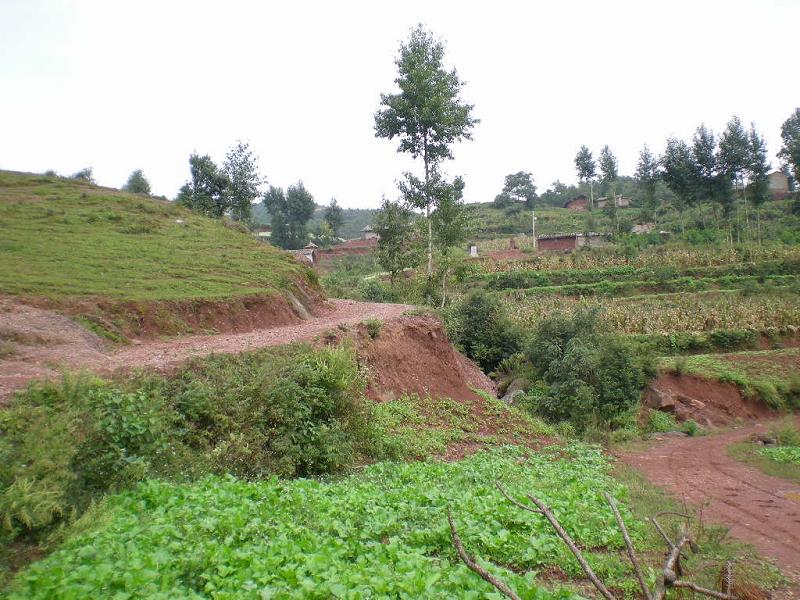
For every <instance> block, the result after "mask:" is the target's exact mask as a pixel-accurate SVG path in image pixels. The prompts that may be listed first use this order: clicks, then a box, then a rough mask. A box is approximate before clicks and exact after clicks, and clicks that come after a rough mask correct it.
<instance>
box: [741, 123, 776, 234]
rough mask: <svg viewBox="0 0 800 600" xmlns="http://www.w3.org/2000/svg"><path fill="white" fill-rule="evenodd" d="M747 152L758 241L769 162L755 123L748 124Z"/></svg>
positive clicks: (750, 198) (750, 195) (767, 189)
mask: <svg viewBox="0 0 800 600" xmlns="http://www.w3.org/2000/svg"><path fill="white" fill-rule="evenodd" d="M747 149H748V152H747V166H746V172H747V178H748V179H749V180H750V184H749V185H748V192H749V194H748V195H749V200H750V202H752V203H753V206H755V208H756V223H757V229H758V241H759V242H761V205H762V204H764V202H766V201H767V200H769V178H768V177H767V175H768V173H769V168H770V164H769V162H768V161H767V143H766V141H765V140H764V138H763V137H761V136H760V135H759V134H758V132H757V131H756V126H755V123H753V124H751V125H750V134H749V136H748V147H747Z"/></svg>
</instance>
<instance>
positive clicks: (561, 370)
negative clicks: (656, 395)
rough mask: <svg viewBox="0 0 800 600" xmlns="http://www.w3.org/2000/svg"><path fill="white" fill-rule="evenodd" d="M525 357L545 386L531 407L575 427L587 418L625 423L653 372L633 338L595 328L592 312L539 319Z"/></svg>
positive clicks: (583, 426)
mask: <svg viewBox="0 0 800 600" xmlns="http://www.w3.org/2000/svg"><path fill="white" fill-rule="evenodd" d="M526 356H527V358H528V360H529V361H530V363H531V364H532V365H534V366H535V367H536V370H537V372H538V376H539V377H540V379H541V380H542V381H543V382H544V383H545V384H546V385H547V388H546V391H543V393H542V392H540V393H539V395H538V397H537V398H536V402H535V410H536V412H538V413H539V414H540V415H542V416H544V417H546V418H547V419H549V420H551V421H554V422H560V421H571V422H572V423H573V424H574V425H575V426H576V428H577V429H578V430H579V431H583V430H585V429H586V428H587V427H588V426H589V425H590V423H594V424H595V425H601V424H604V425H605V426H611V427H612V428H613V427H615V426H616V427H620V426H624V425H625V424H626V422H627V421H628V420H629V417H630V411H631V409H632V408H633V407H634V406H635V405H636V403H637V402H638V400H639V397H640V395H641V392H642V389H643V388H644V385H645V383H646V381H647V378H648V377H650V376H652V375H653V374H654V372H655V369H654V364H653V362H652V358H651V357H650V356H648V355H647V354H643V353H642V352H641V351H640V350H639V349H638V348H637V347H635V346H634V345H633V344H632V343H630V342H628V341H626V340H624V339H621V338H618V337H613V336H609V335H605V334H602V333H600V331H599V326H598V321H597V315H596V311H581V312H578V313H576V314H575V315H574V316H573V317H568V316H565V315H564V314H561V313H555V314H553V315H551V316H549V317H548V318H546V319H544V320H543V321H542V322H541V323H540V325H539V327H538V328H537V330H536V332H535V333H534V336H533V338H532V340H531V342H530V343H529V345H528V348H527V349H526Z"/></svg>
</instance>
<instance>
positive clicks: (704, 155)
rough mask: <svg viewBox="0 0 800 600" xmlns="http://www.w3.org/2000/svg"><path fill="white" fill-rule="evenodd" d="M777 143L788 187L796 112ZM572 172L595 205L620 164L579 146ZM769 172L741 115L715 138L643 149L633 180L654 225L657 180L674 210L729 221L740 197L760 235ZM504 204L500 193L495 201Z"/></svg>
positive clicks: (797, 146) (761, 143)
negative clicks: (709, 209)
mask: <svg viewBox="0 0 800 600" xmlns="http://www.w3.org/2000/svg"><path fill="white" fill-rule="evenodd" d="M781 139H782V142H783V144H782V147H781V150H780V152H779V153H778V157H779V158H781V160H782V170H783V172H784V173H785V174H786V175H787V176H788V177H789V180H790V183H791V182H793V181H796V180H797V178H798V175H800V109H796V110H795V111H794V113H793V114H792V115H791V116H790V117H789V118H788V119H787V120H786V122H785V123H784V124H783V126H782V128H781ZM575 168H576V172H577V175H578V179H579V181H580V182H581V184H582V185H584V186H586V187H588V190H589V194H590V205H591V206H593V205H594V184H595V182H599V184H600V185H601V191H602V193H604V194H614V193H615V192H616V190H615V186H616V183H617V181H618V179H619V174H618V162H617V159H616V157H615V156H614V154H613V152H612V151H611V149H610V148H609V147H608V146H607V145H606V146H604V147H603V148H602V149H601V151H600V155H599V158H598V160H597V161H595V159H594V157H593V155H592V152H591V150H589V148H588V147H587V146H585V145H584V146H581V148H580V149H579V150H578V153H577V154H576V156H575ZM598 168H599V177H598ZM769 170H770V163H769V160H768V158H767V149H766V142H765V140H764V137H763V136H762V135H761V134H760V133H759V132H758V131H757V130H756V128H755V125H754V124H751V126H750V128H749V130H748V129H745V127H744V126H743V125H742V122H741V120H740V119H739V117H737V116H734V117H733V118H732V119H731V120H730V121H729V122H728V124H727V126H726V128H725V130H724V131H723V133H722V134H721V135H720V136H719V137H717V136H715V134H714V132H713V131H711V130H710V129H709V128H707V127H706V126H705V125H701V126H700V127H698V128H697V130H696V131H695V134H694V136H693V138H692V140H691V141H689V142H686V141H684V140H681V139H678V138H670V139H668V140H667V144H666V149H665V151H664V154H663V155H662V156H657V155H655V154H653V152H652V151H651V150H650V149H649V148H648V147H647V145H645V146H644V148H643V149H642V151H641V152H640V154H639V160H638V164H637V167H636V172H635V176H634V178H635V181H636V184H637V187H638V189H639V192H640V194H641V197H642V204H643V209H644V212H645V214H646V215H647V216H648V218H651V219H653V220H654V221H655V220H657V212H658V208H659V206H658V198H657V189H658V185H659V182H663V183H664V184H665V185H666V187H667V189H669V191H670V192H672V194H674V197H675V198H674V203H675V208H676V209H677V210H678V211H680V212H682V211H683V210H684V209H685V208H687V207H689V206H696V205H711V206H713V207H714V211H715V213H717V212H719V213H720V214H721V216H722V218H723V219H725V220H729V219H730V217H731V215H732V213H733V209H734V203H735V200H736V198H737V197H738V198H740V199H742V200H743V201H744V206H745V220H746V223H747V224H748V226H749V222H750V219H749V211H748V208H749V207H750V206H752V207H754V208H755V211H756V221H757V224H758V228H759V231H760V207H761V206H762V205H763V203H764V202H766V201H767V200H768V199H769V198H770V190H769V180H768V173H769ZM507 179H508V178H507ZM553 186H554V187H553V189H552V190H548V191H547V194H548V195H552V196H554V197H555V196H558V195H559V194H560V193H563V192H564V191H565V190H569V189H570V188H568V186H565V185H564V184H561V183H560V182H555V183H554V184H553ZM556 188H559V189H556ZM560 188H563V189H560ZM502 200H503V195H502V194H501V196H498V197H497V198H496V199H495V203H500V202H502Z"/></svg>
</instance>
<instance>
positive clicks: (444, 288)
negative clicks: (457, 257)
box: [441, 267, 450, 308]
mask: <svg viewBox="0 0 800 600" xmlns="http://www.w3.org/2000/svg"><path fill="white" fill-rule="evenodd" d="M449 271H450V267H446V268H445V269H444V275H442V306H441V308H444V301H445V298H446V297H447V274H448V272H449Z"/></svg>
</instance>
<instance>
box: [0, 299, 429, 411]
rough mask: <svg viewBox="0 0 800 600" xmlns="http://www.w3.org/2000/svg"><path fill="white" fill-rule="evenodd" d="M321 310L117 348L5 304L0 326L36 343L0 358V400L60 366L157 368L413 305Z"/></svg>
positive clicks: (64, 321) (344, 305)
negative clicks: (291, 320)
mask: <svg viewBox="0 0 800 600" xmlns="http://www.w3.org/2000/svg"><path fill="white" fill-rule="evenodd" d="M330 304H331V308H330V310H329V311H326V312H325V314H324V315H321V316H317V317H312V318H310V319H307V320H305V321H303V322H301V323H297V324H294V325H285V326H281V327H274V328H269V329H256V330H254V331H249V332H247V333H229V334H219V335H192V336H185V337H180V338H175V339H172V340H168V341H145V342H142V343H141V344H138V345H133V346H126V347H124V348H121V349H117V350H107V349H106V347H105V346H104V344H103V343H102V342H101V341H100V340H99V339H98V338H97V337H96V336H95V335H94V334H91V333H89V332H88V331H86V330H85V329H83V328H82V327H80V326H79V325H77V324H76V323H74V322H73V321H71V320H70V319H68V318H67V317H64V316H62V315H59V314H57V313H55V312H52V311H48V310H42V309H38V308H34V307H31V306H26V305H21V304H16V303H13V304H6V305H4V307H3V308H4V310H3V311H2V312H0V327H3V328H7V329H10V330H13V331H16V332H18V333H21V334H25V335H28V336H30V337H37V338H38V339H39V340H40V341H41V343H39V344H37V345H36V346H34V347H32V348H29V349H27V350H26V351H25V352H24V353H22V354H20V355H18V356H13V357H11V358H10V359H6V360H0V403H2V402H3V401H4V400H5V399H7V398H8V396H9V395H10V394H11V393H13V392H14V391H15V390H17V389H20V388H21V387H24V386H25V385H27V383H28V382H30V381H31V380H33V379H40V378H45V377H58V376H59V373H60V371H62V370H64V369H70V370H79V369H86V370H89V371H93V372H96V373H110V372H112V371H114V370H116V369H118V368H121V367H125V368H135V367H153V368H156V369H163V368H167V367H170V366H174V365H178V364H180V363H182V362H185V361H186V360H188V359H190V358H192V357H195V356H205V355H208V354H211V353H215V352H216V353H238V352H245V351H248V350H256V349H258V348H264V347H266V346H277V345H280V344H288V343H290V342H295V341H308V340H311V339H313V338H314V337H315V336H317V335H319V334H321V333H323V332H325V331H327V330H329V329H335V328H336V327H338V326H339V325H348V326H349V325H355V324H356V323H360V322H361V321H364V320H365V319H380V320H381V321H391V320H393V319H397V318H399V317H401V316H402V315H403V313H405V312H406V311H408V310H411V309H413V308H414V307H413V306H411V305H409V304H378V303H369V302H356V301H353V300H331V301H330Z"/></svg>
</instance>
